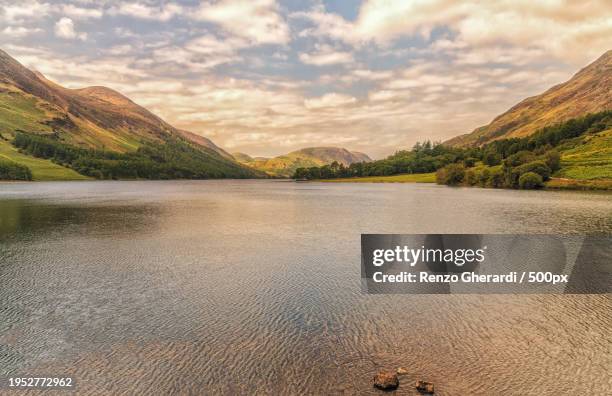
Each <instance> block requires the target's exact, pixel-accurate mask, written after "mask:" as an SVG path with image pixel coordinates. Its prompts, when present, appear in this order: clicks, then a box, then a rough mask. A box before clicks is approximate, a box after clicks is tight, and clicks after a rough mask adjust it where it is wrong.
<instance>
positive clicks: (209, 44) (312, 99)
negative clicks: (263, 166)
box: [0, 0, 612, 158]
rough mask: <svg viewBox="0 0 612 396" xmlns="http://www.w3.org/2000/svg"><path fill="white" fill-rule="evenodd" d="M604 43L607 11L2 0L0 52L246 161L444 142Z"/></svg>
mask: <svg viewBox="0 0 612 396" xmlns="http://www.w3.org/2000/svg"><path fill="white" fill-rule="evenodd" d="M610 43H612V1H610V0H575V1H563V0H538V1H534V0H500V1H494V0H490V1H456V0H363V1H357V0H329V1H317V0H312V1H307V0H290V1H275V0H221V1H178V0H177V1H171V2H169V1H153V0H151V1H145V0H140V1H133V2H128V1H118V0H71V1H69V0H66V1H61V0H57V1H44V0H39V1H31V0H21V1H5V0H0V48H1V49H3V50H5V51H6V52H8V53H9V54H10V55H11V56H13V57H15V58H16V59H17V60H19V61H20V62H21V63H23V64H24V65H26V66H27V67H29V68H31V69H35V70H38V71H40V72H41V73H43V74H44V75H46V76H47V77H48V78H50V79H51V80H53V81H55V82H58V83H60V84H62V85H64V86H67V87H69V88H82V87H85V86H90V85H103V86H107V87H110V88H113V89H115V90H117V91H119V92H121V93H122V94H124V95H126V96H128V97H129V98H131V99H132V100H134V101H135V102H136V103H138V104H140V105H142V106H145V107H146V108H148V109H149V110H151V111H152V112H154V113H155V114H157V115H159V116H160V117H162V118H163V119H164V120H166V121H168V122H169V123H171V124H172V125H174V126H176V127H179V128H183V129H187V130H190V131H192V132H195V133H198V134H200V135H203V136H206V137H209V138H211V139H212V140H213V141H214V142H215V143H217V144H218V145H220V146H222V147H224V148H225V149H227V150H228V151H230V152H236V151H240V152H245V153H248V154H250V155H254V156H272V155H279V154H284V153H287V152H289V151H292V150H295V149H299V148H303V147H312V146H339V147H345V148H347V149H349V150H357V151H362V152H365V153H367V154H369V155H370V156H372V157H373V158H382V157H384V156H387V155H389V154H392V153H394V152H395V151H397V150H399V149H406V148H410V147H411V146H412V145H413V144H414V143H415V142H417V141H423V140H425V139H429V140H432V141H443V140H446V139H448V138H451V137H453V136H456V135H459V134H463V133H468V132H471V131H472V130H473V129H474V128H476V127H478V126H481V125H485V124H487V123H489V122H490V121H491V120H492V119H493V118H494V117H495V116H496V115H498V114H500V113H502V112H503V111H505V110H507V109H508V108H509V107H511V106H512V105H514V104H516V103H517V102H518V101H520V100H522V99H524V98H525V97H527V96H531V95H535V94H538V93H541V92H542V91H544V90H546V89H548V88H549V87H550V86H552V85H554V84H557V83H560V82H563V81H565V80H567V79H569V78H570V77H571V76H572V75H573V74H574V73H575V72H576V71H577V70H579V69H580V68H581V67H584V66H586V65H587V64H588V63H590V62H592V61H593V60H595V59H596V58H597V57H599V56H600V55H601V54H603V53H604V52H605V51H606V50H608V49H610Z"/></svg>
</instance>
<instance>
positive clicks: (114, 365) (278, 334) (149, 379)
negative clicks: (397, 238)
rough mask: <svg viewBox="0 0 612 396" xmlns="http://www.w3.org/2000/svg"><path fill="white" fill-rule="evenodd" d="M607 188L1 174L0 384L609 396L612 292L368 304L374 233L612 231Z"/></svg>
mask: <svg viewBox="0 0 612 396" xmlns="http://www.w3.org/2000/svg"><path fill="white" fill-rule="evenodd" d="M610 198H611V196H610V195H609V194H605V193H595V192H591V193H586V192H548V191H546V192H545V191H509V190H490V189H469V188H448V187H444V186H437V185H431V184H344V183H340V184H336V183H293V182H286V181H272V180H260V181H255V180H254V181H248V180H245V181H160V182H151V181H135V182H53V183H51V182H50V183H2V184H0V376H6V375H9V374H11V375H15V374H45V375H51V374H53V375H72V376H74V377H75V378H76V383H77V390H78V391H79V392H80V393H83V394H109V393H113V394H118V393H125V394H159V393H172V392H174V393H178V392H179V391H180V393H183V394H184V393H189V392H190V393H196V394H198V393H199V394H202V393H206V394H218V393H225V394H254V393H258V394H328V393H332V394H338V393H345V394H356V393H359V394H369V393H372V394H374V393H377V394H378V393H380V392H379V391H376V390H375V389H373V388H372V385H371V377H372V376H373V375H374V374H375V373H376V371H377V370H379V369H395V368H397V367H399V366H403V367H406V368H407V369H408V371H409V374H408V375H407V376H406V377H403V378H401V381H402V384H401V385H400V388H399V390H398V391H397V392H396V393H397V394H415V392H414V387H413V384H414V380H415V379H416V378H422V379H425V380H428V381H431V382H434V383H435V385H436V390H437V391H436V394H439V395H498V394H499V395H518V394H539V395H559V394H581V393H583V392H584V393H586V394H593V395H595V394H597V395H603V394H607V392H609V391H610V389H611V387H612V379H611V377H610V362H611V361H612V356H611V349H612V344H611V343H612V299H611V296H610V295H366V294H362V292H361V287H360V234H361V233H406V234H407V233H612V199H610Z"/></svg>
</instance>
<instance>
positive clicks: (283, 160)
mask: <svg viewBox="0 0 612 396" xmlns="http://www.w3.org/2000/svg"><path fill="white" fill-rule="evenodd" d="M234 158H236V159H237V160H238V161H240V162H242V163H244V164H245V165H248V166H250V167H252V168H254V169H258V170H260V171H264V172H266V173H267V174H269V175H272V176H277V177H290V176H291V175H293V174H294V173H295V171H296V169H298V168H310V167H313V166H323V165H327V164H331V163H332V162H334V161H335V162H338V163H339V164H343V165H350V164H353V163H357V162H367V161H371V159H370V157H368V156H367V155H366V154H363V153H359V152H351V151H348V150H346V149H344V148H337V147H309V148H304V149H301V150H297V151H293V152H291V153H289V154H286V155H281V156H278V157H274V158H266V159H258V158H251V157H250V156H248V155H246V154H242V153H235V154H234Z"/></svg>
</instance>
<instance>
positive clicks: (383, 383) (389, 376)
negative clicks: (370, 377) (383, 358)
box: [374, 371, 399, 390]
mask: <svg viewBox="0 0 612 396" xmlns="http://www.w3.org/2000/svg"><path fill="white" fill-rule="evenodd" d="M374 386H375V387H377V388H378V389H382V390H391V389H395V388H397V387H398V386H399V379H398V378H397V374H395V373H394V372H392V371H380V372H379V373H378V374H376V375H375V376H374Z"/></svg>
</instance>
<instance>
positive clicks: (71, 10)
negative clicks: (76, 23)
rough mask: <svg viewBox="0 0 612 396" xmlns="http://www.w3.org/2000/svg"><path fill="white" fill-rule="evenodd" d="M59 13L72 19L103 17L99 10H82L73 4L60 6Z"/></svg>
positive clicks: (82, 8)
mask: <svg viewBox="0 0 612 396" xmlns="http://www.w3.org/2000/svg"><path fill="white" fill-rule="evenodd" d="M60 10H61V12H62V13H63V14H64V15H66V16H69V17H71V18H74V19H89V18H93V19H99V18H101V17H102V15H104V12H103V11H102V10H101V9H96V8H84V7H79V6H75V5H73V4H62V5H61V6H60Z"/></svg>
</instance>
